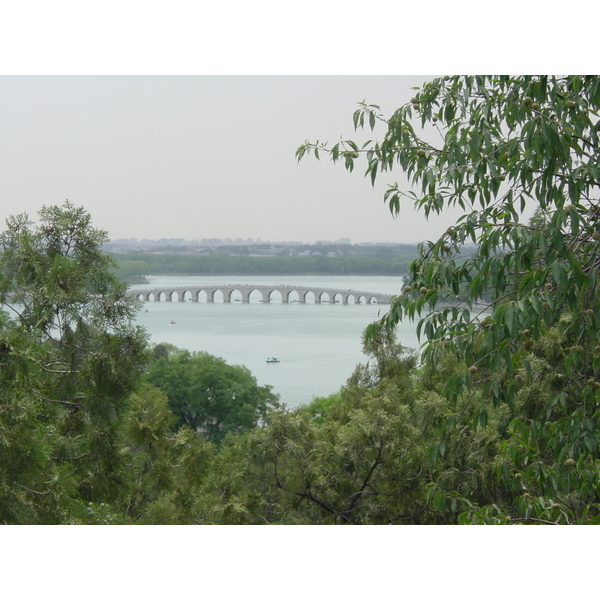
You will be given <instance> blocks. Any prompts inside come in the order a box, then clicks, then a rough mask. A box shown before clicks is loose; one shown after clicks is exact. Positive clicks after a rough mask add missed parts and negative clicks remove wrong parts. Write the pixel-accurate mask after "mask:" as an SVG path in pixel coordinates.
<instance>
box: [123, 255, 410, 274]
mask: <svg viewBox="0 0 600 600" xmlns="http://www.w3.org/2000/svg"><path fill="white" fill-rule="evenodd" d="M114 257H115V258H116V259H117V261H118V271H117V276H118V277H119V278H120V279H125V280H140V279H143V278H144V277H145V276H146V275H150V274H152V275H205V274H212V275H217V274H218V275H393V276H396V275H397V276H402V275H407V274H408V272H409V267H410V264H411V262H412V261H413V260H415V258H416V254H415V256H396V257H391V258H389V257H386V258H382V257H372V256H345V257H331V256H273V257H260V256H232V255H229V254H219V253H215V254H210V255H206V256H185V255H181V254H143V255H140V254H116V255H114Z"/></svg>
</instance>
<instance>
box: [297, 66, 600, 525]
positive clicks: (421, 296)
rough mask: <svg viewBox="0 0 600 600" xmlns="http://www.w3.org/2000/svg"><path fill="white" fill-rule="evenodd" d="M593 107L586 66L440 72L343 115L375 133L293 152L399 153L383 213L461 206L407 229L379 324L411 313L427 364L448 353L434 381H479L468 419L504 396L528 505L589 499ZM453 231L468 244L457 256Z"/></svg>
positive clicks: (379, 159) (596, 260) (380, 161)
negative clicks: (422, 236)
mask: <svg viewBox="0 0 600 600" xmlns="http://www.w3.org/2000/svg"><path fill="white" fill-rule="evenodd" d="M599 109H600V78H599V77H597V76H567V77H553V76H520V77H509V76H473V77H462V76H454V77H449V76H447V77H442V78H438V79H434V80H433V81H430V82H428V83H426V84H425V85H423V86H422V88H421V89H418V90H416V91H415V94H414V97H413V98H411V99H410V101H409V102H407V103H406V104H404V105H403V106H401V107H400V108H398V110H396V111H395V112H394V113H393V114H392V115H391V116H389V117H385V116H384V115H383V114H381V112H380V109H379V107H378V106H376V105H369V104H366V103H364V102H363V103H361V105H360V108H359V109H358V110H357V111H356V112H355V114H354V125H355V128H356V129H357V130H358V129H365V128H366V129H370V130H372V131H374V130H376V129H377V128H378V127H379V126H382V127H383V138H382V139H381V141H377V140H367V141H365V142H364V143H361V144H359V143H356V142H354V141H352V140H342V141H340V142H339V143H337V144H335V145H333V146H329V145H327V144H322V143H319V142H316V143H310V142H307V143H306V144H304V145H302V146H301V147H300V148H299V149H298V151H297V157H298V159H301V158H302V157H303V156H305V155H307V154H310V153H313V154H314V155H315V156H317V158H319V156H320V155H323V154H328V155H329V156H330V157H331V159H332V160H334V161H339V160H341V161H343V163H344V165H345V167H346V169H348V170H350V171H351V170H353V168H354V166H355V163H356V162H357V161H358V160H360V159H361V158H364V160H365V161H366V170H365V176H367V177H370V178H371V180H372V181H373V182H375V180H376V179H377V178H378V177H379V176H381V174H383V173H386V172H388V171H391V170H393V169H395V168H400V170H401V171H402V172H403V173H404V175H405V176H406V179H407V185H405V186H404V187H403V186H402V185H401V184H398V183H394V184H391V185H389V187H388V189H387V191H386V192H385V201H386V202H387V203H388V205H389V208H390V210H391V212H392V214H393V215H394V216H397V215H398V214H399V212H400V210H401V203H402V201H403V200H404V199H408V200H409V201H410V202H413V203H414V204H415V206H417V207H418V208H420V209H422V210H423V212H424V213H425V215H426V216H428V215H430V214H434V213H435V214H440V213H443V212H444V211H445V210H446V209H448V208H449V207H452V206H458V207H460V208H462V210H463V211H464V214H463V215H462V216H461V217H460V218H459V219H458V220H457V222H456V223H455V225H454V226H452V227H450V228H448V230H447V231H446V232H445V233H444V234H443V235H442V236H440V237H439V239H437V240H432V241H427V242H424V243H423V244H422V246H421V255H420V257H419V259H417V260H416V261H415V262H414V263H413V264H412V266H411V273H410V277H409V278H408V281H407V282H406V283H407V285H406V287H405V289H404V291H403V293H402V294H399V295H398V296H397V297H395V299H394V300H393V302H392V306H391V308H390V311H389V313H388V314H387V316H386V317H385V318H384V319H383V321H382V324H383V325H384V326H385V327H387V328H388V329H391V328H393V327H394V326H395V325H396V324H397V323H398V322H399V321H400V320H403V319H411V320H418V324H417V332H418V333H419V335H420V336H422V337H423V338H424V339H425V344H424V348H423V361H424V363H425V364H427V365H430V366H432V367H433V368H435V367H436V365H438V364H439V361H440V360H441V359H442V357H444V356H446V355H448V353H453V354H455V355H456V356H457V357H459V358H460V360H461V362H462V364H463V367H462V368H461V369H460V370H458V371H457V372H455V373H453V374H452V375H450V376H449V377H448V380H447V381H446V382H445V385H444V391H445V394H446V395H447V396H448V398H450V399H454V400H456V399H458V398H459V397H465V396H468V395H472V396H473V397H475V396H479V397H480V398H481V400H479V401H478V402H479V409H478V411H477V415H476V417H477V418H476V421H477V422H478V423H480V424H481V425H485V424H486V421H487V419H488V415H489V413H490V410H491V408H494V407H499V406H500V405H501V404H502V403H506V404H507V405H508V406H509V407H510V408H511V410H513V411H514V419H513V421H512V423H511V431H512V436H513V437H512V438H511V440H512V441H511V442H507V447H506V449H505V450H506V455H505V457H509V456H510V461H509V462H510V463H511V468H512V469H516V470H517V471H521V475H522V476H523V475H524V481H525V483H522V481H523V480H521V481H520V483H519V486H524V488H523V490H522V491H524V493H525V494H527V495H528V497H529V496H537V497H538V498H540V500H539V501H538V502H537V506H538V509H539V510H540V511H541V512H540V514H545V513H544V508H543V507H546V506H552V505H554V504H557V502H558V504H559V505H560V506H561V507H562V506H563V505H564V507H565V513H566V514H568V515H569V516H568V518H569V519H575V520H577V519H584V518H585V515H587V514H588V511H590V510H591V507H593V506H597V502H598V489H597V483H596V479H595V475H594V473H595V472H596V469H597V460H598V458H599V447H598V442H599V435H598V426H597V418H598V413H597V411H598V407H599V405H598V400H599V394H600V392H599V390H598V388H600V382H599V381H598V380H600V372H599V368H600V329H599V323H598V315H599V314H600V313H599V309H600V306H599V304H598V303H599V302H600V300H599V298H600V296H599V294H598V286H599V285H600V279H599V269H598V267H599V265H600V221H599V217H600V203H599V195H598V189H599V187H600V164H599V161H600V154H599V152H598V150H599V147H598V146H599V137H598V132H599V129H600V120H599V114H598V110H599ZM419 129H420V131H419ZM467 243H474V244H476V250H475V251H474V252H472V253H471V254H469V255H466V254H465V252H464V247H465V244H467ZM376 330H377V327H376V326H375V325H374V326H373V327H372V328H371V330H370V335H371V336H373V335H374V333H375V331H376ZM559 340H560V341H559ZM542 363H543V364H545V365H546V366H545V367H541V364H542ZM539 369H542V371H540V370H539ZM548 371H553V372H554V373H555V374H560V376H561V377H559V378H553V380H552V384H550V385H546V386H542V387H543V388H544V389H543V390H542V389H538V393H539V396H538V397H537V398H536V402H535V406H531V403H529V405H528V409H527V411H525V410H524V407H523V405H522V404H521V401H522V399H523V398H524V397H525V396H527V395H528V394H531V389H532V386H534V385H537V384H538V383H539V382H540V379H541V378H542V377H543V376H544V375H542V372H544V373H547V372H548ZM524 373H526V374H527V376H524ZM490 406H491V408H490ZM517 439H518V440H519V442H518V443H517V442H516V440H517ZM565 465H566V467H565ZM574 494H575V495H577V494H579V495H580V497H579V499H578V500H577V501H575V500H574V499H573V498H574V496H573V495H574ZM567 499H569V500H567ZM525 504H527V503H525ZM576 504H577V506H578V507H579V508H577V507H576V506H575V505H576ZM539 507H542V508H539ZM583 507H585V508H583ZM494 510H495V509H494ZM498 510H499V512H500V513H503V510H500V509H498ZM531 510H532V509H531V508H530V507H529V508H527V509H524V511H525V512H526V514H527V516H528V517H529V516H530V515H531ZM492 512H493V511H492ZM592 512H595V511H592ZM486 514H488V513H486ZM549 520H552V519H549Z"/></svg>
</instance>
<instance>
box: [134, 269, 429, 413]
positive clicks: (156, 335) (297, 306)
mask: <svg viewBox="0 0 600 600" xmlns="http://www.w3.org/2000/svg"><path fill="white" fill-rule="evenodd" d="M147 279H148V284H147V285H144V286H142V285H132V286H131V287H132V289H143V288H152V287H160V286H163V285H164V286H169V285H172V286H179V285H188V284H193V283H236V284H237V283H239V284H261V283H262V284H294V285H309V286H311V285H314V286H319V287H333V288H336V289H341V290H347V289H353V290H360V291H365V292H380V293H384V294H397V293H398V292H399V291H400V289H401V287H402V278H401V277H350V276H333V277H330V276H321V277H319V276H300V275H297V276H296V275H291V276H287V277H285V276H284V277H281V276H277V277H268V276H266V277H262V276H256V277H252V276H231V275H228V276H205V277H204V276H202V277H201V276H197V277H196V276H194V277H192V276H163V277H158V276H154V277H148V278H147ZM388 307H389V305H381V304H380V305H377V304H348V305H343V304H327V303H323V304H314V303H308V302H307V303H306V304H301V303H293V304H287V303H282V302H271V303H267V302H263V303H259V302H250V303H241V302H232V303H223V302H215V303H207V302H199V303H196V302H146V303H145V304H144V309H145V310H147V311H148V312H144V310H142V312H140V313H139V315H138V319H137V323H138V324H139V325H142V326H143V327H145V328H146V329H147V330H148V332H149V333H150V335H151V341H152V342H153V343H160V342H168V343H170V344H173V345H175V346H177V347H179V348H185V349H187V350H191V351H205V352H209V353H210V354H214V355H215V356H220V357H222V358H223V359H225V360H226V361H227V362H228V363H230V364H238V365H245V366H246V367H248V368H249V369H250V371H251V372H252V374H253V375H254V376H255V377H256V379H257V381H258V383H259V384H260V385H267V384H268V385H271V386H272V387H273V391H274V392H275V393H277V394H279V396H280V398H281V401H282V403H285V404H286V405H287V406H288V407H295V406H298V405H300V404H303V403H308V402H310V401H311V400H312V398H313V397H315V396H325V395H329V394H332V393H334V392H335V391H337V390H338V389H339V388H340V386H342V385H343V384H344V383H345V382H346V380H347V379H348V377H349V376H350V375H351V374H352V371H353V369H354V367H355V366H356V365H357V364H359V363H365V362H366V361H367V357H366V356H365V355H364V354H363V353H362V338H361V334H362V332H363V330H364V328H365V327H366V326H367V325H368V324H369V323H371V322H372V321H374V320H376V319H377V318H378V317H379V316H382V315H383V314H385V313H386V312H387V309H388ZM172 321H175V323H174V324H173V323H171V322H172ZM415 329H416V325H415V324H414V323H406V324H400V325H399V326H398V330H397V333H398V341H399V342H400V343H402V344H403V345H405V346H408V347H411V348H418V342H417V337H416V332H415ZM271 356H276V357H278V358H279V360H280V362H278V363H267V362H266V359H267V358H268V357H271Z"/></svg>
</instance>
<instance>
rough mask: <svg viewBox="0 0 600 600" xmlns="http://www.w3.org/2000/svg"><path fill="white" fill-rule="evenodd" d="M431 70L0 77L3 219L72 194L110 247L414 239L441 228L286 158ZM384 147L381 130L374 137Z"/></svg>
mask: <svg viewBox="0 0 600 600" xmlns="http://www.w3.org/2000/svg"><path fill="white" fill-rule="evenodd" d="M427 79H429V77H427V76H414V75H413V76H324V75H323V76H291V75H290V76H234V75H229V76H227V75H226V76H3V77H0V130H1V134H0V165H1V166H0V194H1V197H2V199H3V202H2V204H1V207H0V212H1V214H0V218H1V219H2V222H4V219H5V218H6V217H7V216H8V215H10V214H14V213H20V212H27V213H29V215H30V216H32V217H34V216H35V214H36V212H37V211H38V210H39V208H40V207H41V206H42V205H44V204H46V205H49V204H60V203H62V202H63V201H64V200H65V199H69V200H70V201H71V202H73V203H74V204H75V205H78V206H80V205H82V206H84V207H86V209H88V210H89V211H90V213H91V214H92V216H93V219H94V223H95V225H96V226H98V227H100V228H103V229H106V230H107V231H108V232H109V235H110V237H111V238H112V239H115V238H124V237H135V238H138V239H142V238H154V239H157V238H186V239H194V238H233V239H236V238H242V239H246V238H255V239H256V238H262V239H263V240H270V241H302V242H314V241H317V240H337V239H339V238H341V237H348V238H350V239H351V241H352V243H358V242H401V243H412V242H419V241H422V240H423V239H426V238H427V239H430V238H432V237H434V236H436V235H437V234H438V233H439V232H440V231H441V230H443V229H445V228H446V226H447V224H448V223H449V222H450V221H449V219H448V218H446V219H438V220H435V221H430V222H427V221H426V220H425V217H424V216H423V215H422V214H415V213H414V211H413V209H412V207H411V206H410V205H406V209H405V210H403V211H402V214H401V216H400V218H398V219H393V218H392V216H391V214H390V212H389V210H388V208H387V206H385V205H384V203H383V193H384V191H385V189H386V187H387V183H392V182H393V181H395V180H402V176H401V173H400V171H397V172H395V173H394V174H388V175H387V176H383V177H382V178H381V180H380V182H379V183H378V184H377V185H376V186H375V188H374V189H373V187H372V186H371V184H370V181H369V180H367V179H365V178H364V177H363V174H364V170H365V165H364V164H360V165H359V166H358V167H357V168H356V169H355V170H354V172H353V173H352V174H350V173H348V172H347V171H346V170H345V169H344V167H343V165H342V164H341V163H338V164H337V165H333V164H332V163H331V162H330V161H329V160H328V159H322V160H321V161H317V160H315V159H314V158H313V157H307V158H305V159H303V160H302V161H301V162H300V163H298V162H297V161H296V159H295V155H294V154H295V151H296V149H297V148H298V146H299V145H300V144H302V143H303V142H304V141H305V140H307V139H308V140H311V141H316V140H317V139H318V140H321V141H329V142H331V143H335V142H336V141H338V140H339V139H340V137H349V138H352V139H361V140H364V139H367V137H366V136H367V133H362V132H359V133H355V132H354V129H353V123H352V114H353V112H354V110H355V109H356V108H357V103H358V102H359V101H361V100H363V99H366V100H367V102H369V103H375V104H379V105H380V106H381V108H382V110H383V112H384V113H385V114H388V115H389V114H391V112H393V110H394V109H396V108H397V107H398V106H400V105H401V104H403V103H405V102H407V101H408V100H409V99H410V97H411V96H412V95H413V93H414V92H413V91H412V90H411V88H412V87H413V86H419V85H421V84H422V83H423V82H425V81H426V80H427ZM376 135H378V137H379V139H381V137H382V131H379V133H378V134H376Z"/></svg>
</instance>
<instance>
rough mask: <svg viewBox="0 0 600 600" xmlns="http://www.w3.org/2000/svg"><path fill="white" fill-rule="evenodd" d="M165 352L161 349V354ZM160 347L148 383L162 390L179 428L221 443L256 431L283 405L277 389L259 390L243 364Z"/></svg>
mask: <svg viewBox="0 0 600 600" xmlns="http://www.w3.org/2000/svg"><path fill="white" fill-rule="evenodd" d="M159 348H161V349H160V350H159ZM163 348H164V347H161V346H160V345H159V346H157V348H155V351H154V355H155V357H156V360H155V361H154V362H153V363H152V364H151V365H150V367H149V369H148V372H147V373H146V375H145V379H146V380H147V381H148V382H149V383H151V384H152V385H154V386H156V387H157V388H159V389H160V390H162V391H163V392H164V393H165V394H166V396H167V397H168V399H169V407H170V408H171V410H172V411H173V413H174V414H175V415H176V417H177V419H178V423H179V425H187V426H188V427H190V428H191V429H192V430H194V431H198V432H201V433H202V434H203V435H204V436H205V437H206V438H207V439H208V440H210V441H212V442H217V443H218V442H220V441H221V440H222V439H223V438H224V437H225V435H227V434H228V433H238V432H241V431H244V430H247V429H251V428H252V427H255V426H256V425H258V424H259V423H261V422H264V420H265V419H266V417H267V414H268V412H269V409H271V408H274V407H277V406H278V399H277V396H276V395H275V394H273V393H272V392H271V386H268V385H266V386H259V385H258V384H257V382H256V378H255V377H254V376H253V375H252V374H251V373H250V371H249V370H248V369H247V368H246V367H243V366H239V365H229V364H227V363H226V362H225V361H224V360H223V359H222V358H218V357H216V356H212V355H210V354H208V353H206V352H188V351H187V350H178V349H173V348H172V347H167V348H166V350H167V353H168V355H167V356H164V350H163Z"/></svg>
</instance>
